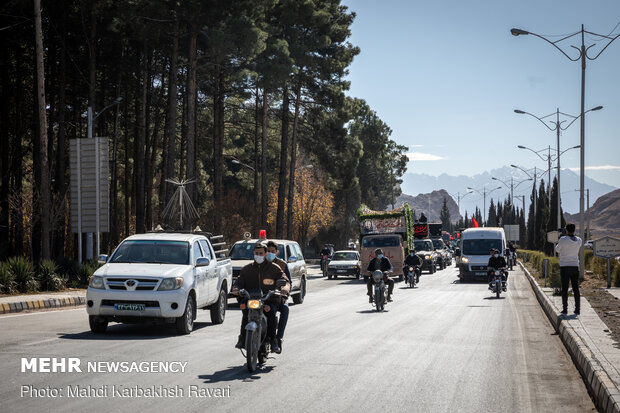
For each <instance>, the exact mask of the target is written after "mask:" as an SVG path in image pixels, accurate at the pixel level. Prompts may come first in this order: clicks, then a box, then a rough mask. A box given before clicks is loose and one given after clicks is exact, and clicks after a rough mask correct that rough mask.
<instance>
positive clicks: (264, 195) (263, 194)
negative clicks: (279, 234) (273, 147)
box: [260, 88, 269, 228]
mask: <svg viewBox="0 0 620 413" xmlns="http://www.w3.org/2000/svg"><path fill="white" fill-rule="evenodd" d="M267 110H268V104H267V90H266V89H265V88H263V134H262V137H261V164H260V169H261V172H260V173H261V226H262V227H263V228H267V122H268V120H269V119H268V114H267Z"/></svg>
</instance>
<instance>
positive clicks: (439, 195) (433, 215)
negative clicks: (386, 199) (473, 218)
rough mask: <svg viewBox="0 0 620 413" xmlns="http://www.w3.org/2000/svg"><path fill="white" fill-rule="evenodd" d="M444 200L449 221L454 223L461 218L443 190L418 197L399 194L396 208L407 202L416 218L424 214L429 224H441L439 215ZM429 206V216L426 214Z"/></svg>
mask: <svg viewBox="0 0 620 413" xmlns="http://www.w3.org/2000/svg"><path fill="white" fill-rule="evenodd" d="M444 198H445V199H446V206H447V207H448V211H449V212H450V221H452V222H456V221H458V220H459V218H460V217H461V216H460V214H459V208H458V206H457V205H456V202H455V201H454V199H452V197H451V196H450V195H449V194H448V192H446V191H445V190H444V189H441V190H439V191H432V192H430V193H428V194H419V195H418V196H411V195H407V194H401V195H400V196H399V197H398V198H397V199H396V207H397V208H398V207H399V206H401V205H402V204H404V203H405V202H408V203H409V205H410V206H411V208H412V209H413V211H414V212H415V215H416V217H417V218H419V217H420V213H422V212H424V215H426V218H428V221H429V222H441V219H440V218H439V214H440V212H441V208H442V207H443V200H444ZM429 205H430V214H429V212H428V210H429Z"/></svg>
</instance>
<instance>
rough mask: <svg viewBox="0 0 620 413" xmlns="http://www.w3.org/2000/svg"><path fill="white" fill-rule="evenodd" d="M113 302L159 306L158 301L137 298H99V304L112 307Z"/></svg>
mask: <svg viewBox="0 0 620 413" xmlns="http://www.w3.org/2000/svg"><path fill="white" fill-rule="evenodd" d="M114 304H144V306H145V307H157V308H159V301H138V300H101V305H107V306H110V307H114Z"/></svg>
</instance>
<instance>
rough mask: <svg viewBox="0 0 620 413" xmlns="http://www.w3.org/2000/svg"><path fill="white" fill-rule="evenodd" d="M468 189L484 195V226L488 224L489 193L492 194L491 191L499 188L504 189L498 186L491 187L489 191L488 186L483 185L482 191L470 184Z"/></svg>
mask: <svg viewBox="0 0 620 413" xmlns="http://www.w3.org/2000/svg"><path fill="white" fill-rule="evenodd" d="M467 189H469V190H470V191H472V192H477V193H479V194H480V195H482V199H483V200H482V212H483V214H484V226H486V225H487V195H490V194H491V192H493V191H497V190H498V189H502V187H501V186H498V187H497V188H493V189H491V190H490V191H489V192H487V188H486V187H482V192H480V190H479V189H474V188H470V187H469V186H468V187H467Z"/></svg>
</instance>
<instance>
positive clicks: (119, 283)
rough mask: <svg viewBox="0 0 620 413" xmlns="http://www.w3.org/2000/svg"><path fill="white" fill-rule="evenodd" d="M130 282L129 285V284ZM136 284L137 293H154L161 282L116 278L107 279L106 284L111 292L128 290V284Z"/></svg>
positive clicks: (148, 279) (145, 279) (150, 279)
mask: <svg viewBox="0 0 620 413" xmlns="http://www.w3.org/2000/svg"><path fill="white" fill-rule="evenodd" d="M127 281H129V283H128V282H127ZM132 282H133V283H134V285H135V289H134V290H135V291H152V290H154V289H155V287H157V283H158V282H159V280H156V279H153V278H134V277H114V278H107V279H106V283H107V285H108V288H109V289H110V290H124V291H126V290H127V286H128V284H131V283H132Z"/></svg>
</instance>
